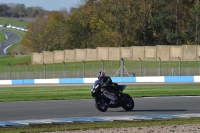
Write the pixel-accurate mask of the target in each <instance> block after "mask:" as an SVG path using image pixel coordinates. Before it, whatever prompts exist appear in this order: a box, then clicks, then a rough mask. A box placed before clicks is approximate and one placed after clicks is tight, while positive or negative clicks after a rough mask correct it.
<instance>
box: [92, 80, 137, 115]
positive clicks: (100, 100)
mask: <svg viewBox="0 0 200 133" xmlns="http://www.w3.org/2000/svg"><path fill="white" fill-rule="evenodd" d="M125 87H126V85H118V84H117V87H114V88H112V89H109V92H111V93H114V94H115V96H116V99H117V100H111V99H109V98H107V97H106V96H104V94H103V91H104V90H105V86H102V85H101V84H100V83H96V84H95V83H94V86H93V88H92V89H91V94H92V97H94V101H95V103H94V104H95V107H96V108H97V109H98V110H99V111H101V112H106V111H107V110H108V107H109V108H118V107H122V108H123V109H125V110H126V111H131V110H132V109H133V108H134V106H135V104H134V101H133V99H132V97H130V96H129V95H128V94H125V93H123V90H124V89H125ZM107 89H108V88H107Z"/></svg>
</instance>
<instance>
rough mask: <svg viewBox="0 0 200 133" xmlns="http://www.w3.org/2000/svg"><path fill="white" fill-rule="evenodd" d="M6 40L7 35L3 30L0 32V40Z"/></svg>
mask: <svg viewBox="0 0 200 133" xmlns="http://www.w3.org/2000/svg"><path fill="white" fill-rule="evenodd" d="M5 40H6V37H5V35H4V34H3V33H2V32H0V42H3V41H5Z"/></svg>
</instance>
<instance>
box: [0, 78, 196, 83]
mask: <svg viewBox="0 0 200 133" xmlns="http://www.w3.org/2000/svg"><path fill="white" fill-rule="evenodd" d="M95 80H97V78H56V79H19V80H0V85H23V84H24V85H25V84H26V85H27V84H92V83H94V81H95ZM112 80H113V82H117V83H145V82H146V83H197V82H200V76H151V77H112Z"/></svg>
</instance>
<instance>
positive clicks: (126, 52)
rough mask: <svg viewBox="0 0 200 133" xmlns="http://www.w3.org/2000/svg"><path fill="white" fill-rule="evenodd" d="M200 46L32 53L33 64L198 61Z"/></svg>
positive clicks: (138, 47)
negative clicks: (106, 61)
mask: <svg viewBox="0 0 200 133" xmlns="http://www.w3.org/2000/svg"><path fill="white" fill-rule="evenodd" d="M199 57H200V46H197V45H182V46H177V45H157V46H132V47H97V48H96V49H75V50H69V49H66V50H64V51H59V50H56V51H53V52H49V51H44V52H43V53H35V52H33V53H32V64H43V62H44V63H47V64H48V63H62V62H63V61H65V62H75V61H83V60H84V61H92V60H120V59H121V58H123V59H124V60H139V58H140V59H141V60H153V61H154V60H159V58H160V59H161V60H162V61H178V60H179V58H180V59H181V60H182V61H196V60H200V58H199Z"/></svg>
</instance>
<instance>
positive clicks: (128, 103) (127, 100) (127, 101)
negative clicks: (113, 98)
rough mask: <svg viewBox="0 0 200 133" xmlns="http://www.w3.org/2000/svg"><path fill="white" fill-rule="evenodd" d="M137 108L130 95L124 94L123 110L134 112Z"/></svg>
mask: <svg viewBox="0 0 200 133" xmlns="http://www.w3.org/2000/svg"><path fill="white" fill-rule="evenodd" d="M134 106H135V103H134V101H133V99H132V97H130V96H129V95H128V94H124V97H123V100H122V108H123V109H125V110H126V111H131V110H133V108H134Z"/></svg>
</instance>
